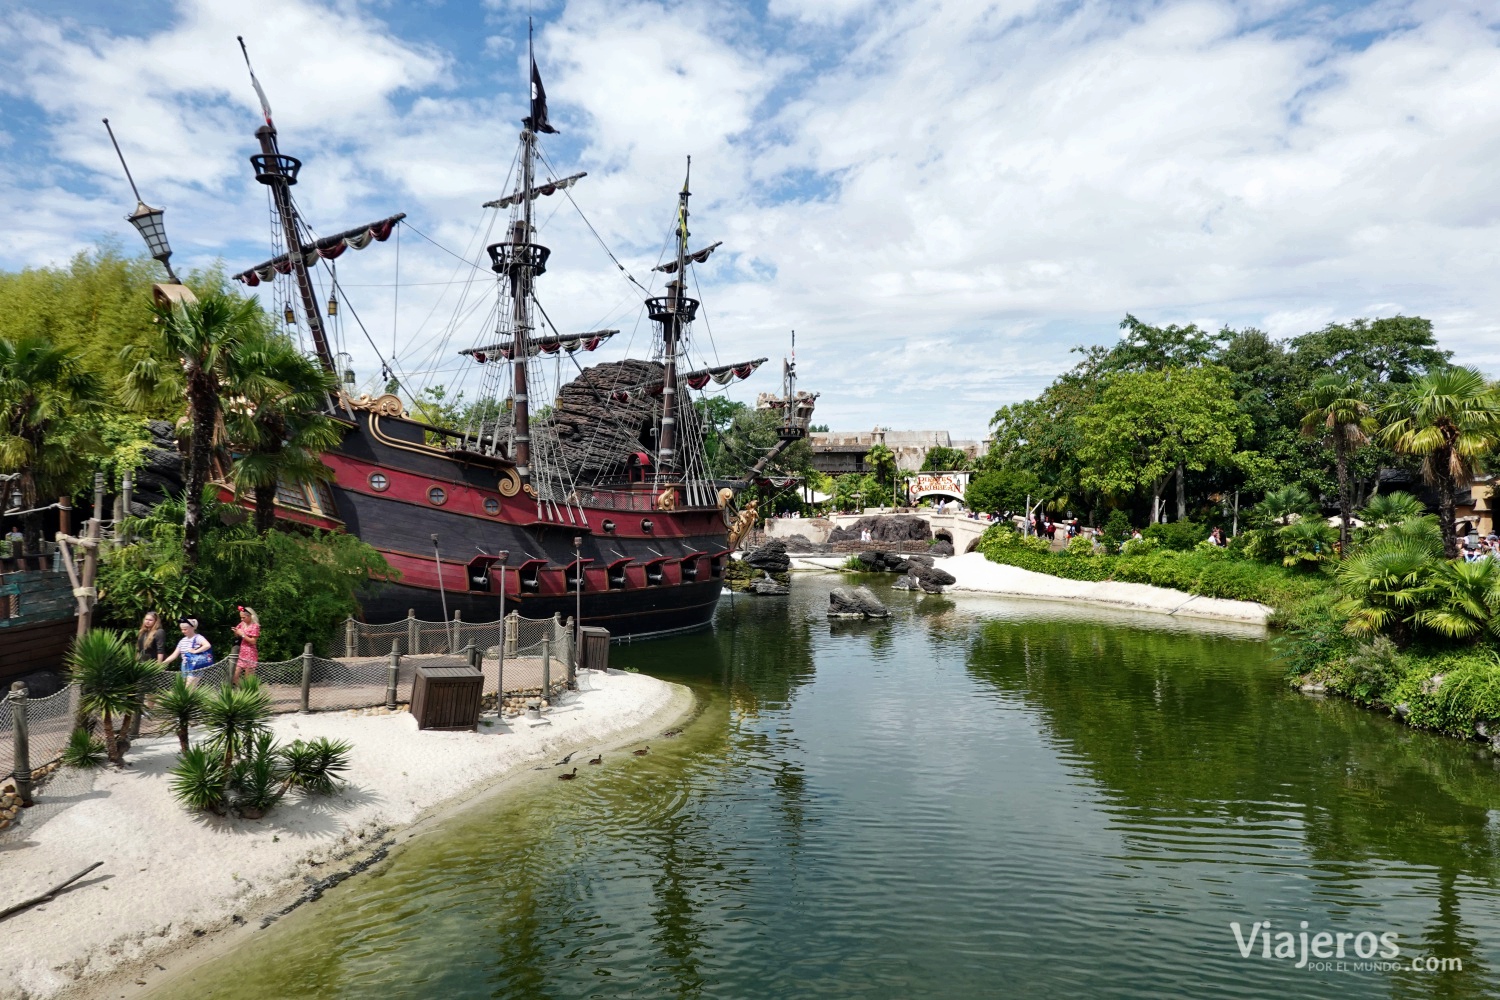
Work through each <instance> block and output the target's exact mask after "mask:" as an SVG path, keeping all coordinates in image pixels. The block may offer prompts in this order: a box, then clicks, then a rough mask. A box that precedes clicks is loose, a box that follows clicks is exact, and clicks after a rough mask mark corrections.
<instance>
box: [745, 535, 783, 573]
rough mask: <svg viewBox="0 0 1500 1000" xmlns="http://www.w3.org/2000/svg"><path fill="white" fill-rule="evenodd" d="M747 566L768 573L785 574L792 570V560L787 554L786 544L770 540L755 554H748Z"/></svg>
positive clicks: (776, 539)
mask: <svg viewBox="0 0 1500 1000" xmlns="http://www.w3.org/2000/svg"><path fill="white" fill-rule="evenodd" d="M745 565H746V566H749V567H751V568H752V569H758V570H762V571H764V572H766V573H785V572H786V571H787V570H789V569H791V568H792V560H791V559H790V558H789V557H788V556H787V554H786V543H785V542H783V541H782V540H781V539H779V538H770V539H767V540H766V543H765V544H764V545H762V546H761V547H760V548H758V549H756V550H755V551H754V552H749V553H746V555H745Z"/></svg>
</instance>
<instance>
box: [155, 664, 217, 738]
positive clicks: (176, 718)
mask: <svg viewBox="0 0 1500 1000" xmlns="http://www.w3.org/2000/svg"><path fill="white" fill-rule="evenodd" d="M207 700H208V692H206V691H204V690H203V688H201V687H198V686H197V685H196V684H189V683H188V682H187V679H186V678H184V677H183V676H182V674H180V673H179V674H178V675H177V676H176V677H174V678H172V686H171V687H169V688H167V690H165V691H162V692H160V693H158V694H157V695H156V697H155V698H154V699H153V700H152V702H151V714H152V715H153V716H155V717H156V718H157V720H159V724H160V726H161V728H160V730H159V733H160V734H161V735H165V734H167V733H176V734H177V744H178V747H179V749H181V750H183V751H186V750H187V748H188V728H189V727H190V726H192V725H193V724H194V723H195V722H198V721H199V720H200V719H202V718H203V703H204V702H205V701H207Z"/></svg>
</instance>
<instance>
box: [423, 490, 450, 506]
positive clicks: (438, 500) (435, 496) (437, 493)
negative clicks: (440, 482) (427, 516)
mask: <svg viewBox="0 0 1500 1000" xmlns="http://www.w3.org/2000/svg"><path fill="white" fill-rule="evenodd" d="M427 502H428V503H430V504H432V505H433V506H434V507H441V506H442V505H443V504H445V503H447V502H448V494H447V492H446V491H445V490H444V489H443V488H442V487H441V486H430V487H428V489H427Z"/></svg>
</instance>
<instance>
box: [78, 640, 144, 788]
mask: <svg viewBox="0 0 1500 1000" xmlns="http://www.w3.org/2000/svg"><path fill="white" fill-rule="evenodd" d="M160 672H161V666H160V665H159V664H158V663H156V662H155V661H141V660H137V659H136V657H135V649H134V648H133V647H132V646H131V644H130V641H129V640H128V639H126V638H125V637H124V636H123V635H121V634H120V633H118V632H110V631H107V630H104V629H94V630H92V631H89V632H85V633H84V634H83V635H81V636H79V637H78V639H77V640H75V641H74V643H73V648H72V649H71V650H69V652H68V675H69V680H71V681H72V682H73V683H75V684H77V685H78V686H79V688H80V689H81V690H82V699H81V701H80V707H81V708H82V709H83V711H84V712H86V713H88V714H90V715H97V716H99V722H100V724H101V725H102V726H103V727H104V752H105V755H106V756H107V757H108V758H109V759H110V761H111V762H113V763H115V764H123V763H124V750H123V748H122V747H121V745H120V737H121V736H123V735H124V734H125V733H126V732H127V731H128V730H129V728H130V722H131V719H132V717H134V716H135V715H137V714H138V713H140V712H142V711H144V710H145V706H146V689H145V686H146V683H147V682H148V681H150V680H151V678H152V677H153V676H155V675H156V674H158V673H160ZM116 719H118V720H119V721H120V725H119V727H118V728H116V726H115V720H116Z"/></svg>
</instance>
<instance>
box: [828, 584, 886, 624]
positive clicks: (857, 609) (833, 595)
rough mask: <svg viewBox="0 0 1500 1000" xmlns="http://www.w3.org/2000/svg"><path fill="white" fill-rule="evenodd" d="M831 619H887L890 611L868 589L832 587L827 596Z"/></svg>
mask: <svg viewBox="0 0 1500 1000" xmlns="http://www.w3.org/2000/svg"><path fill="white" fill-rule="evenodd" d="M828 615H829V617H831V618H889V617H890V616H891V613H890V611H889V610H888V609H887V608H886V606H885V605H884V604H881V603H880V598H878V597H876V596H875V595H874V593H872V592H871V590H870V588H869V587H855V588H854V589H852V590H851V589H849V588H848V587H834V588H833V590H832V591H830V592H829V594H828Z"/></svg>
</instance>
